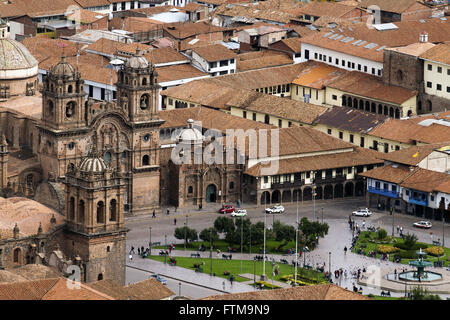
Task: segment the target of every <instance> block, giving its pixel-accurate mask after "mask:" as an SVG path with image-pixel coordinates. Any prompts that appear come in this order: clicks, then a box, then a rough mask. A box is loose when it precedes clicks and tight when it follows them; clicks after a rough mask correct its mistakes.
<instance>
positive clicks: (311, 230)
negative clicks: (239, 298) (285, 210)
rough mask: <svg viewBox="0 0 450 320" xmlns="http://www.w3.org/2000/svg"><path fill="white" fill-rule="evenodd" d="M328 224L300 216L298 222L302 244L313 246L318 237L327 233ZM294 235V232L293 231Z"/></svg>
mask: <svg viewBox="0 0 450 320" xmlns="http://www.w3.org/2000/svg"><path fill="white" fill-rule="evenodd" d="M328 228H329V226H328V224H327V223H320V222H319V221H309V220H308V218H306V217H305V218H302V219H301V220H300V223H299V224H298V229H299V230H300V232H301V234H302V237H303V241H304V245H306V246H308V247H313V246H314V244H316V243H317V242H318V239H319V238H323V237H325V236H326V235H327V234H328ZM294 235H295V233H294Z"/></svg>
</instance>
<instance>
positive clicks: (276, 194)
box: [272, 190, 281, 203]
mask: <svg viewBox="0 0 450 320" xmlns="http://www.w3.org/2000/svg"><path fill="white" fill-rule="evenodd" d="M280 200H281V192H280V190H275V191H274V192H272V203H280Z"/></svg>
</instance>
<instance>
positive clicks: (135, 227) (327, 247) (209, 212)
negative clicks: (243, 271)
mask: <svg viewBox="0 0 450 320" xmlns="http://www.w3.org/2000/svg"><path fill="white" fill-rule="evenodd" d="M364 204H365V201H364V200H363V199H361V198H359V199H358V198H355V199H345V200H334V201H332V202H331V201H316V205H315V207H316V217H317V218H319V219H320V220H322V208H323V220H324V222H327V223H328V224H329V225H330V230H329V234H328V235H327V236H326V237H325V238H323V239H321V240H320V243H319V246H318V247H317V248H316V250H314V251H313V252H311V253H307V254H306V262H307V263H308V264H312V265H314V266H315V265H316V264H321V265H323V264H324V263H325V265H326V268H325V270H327V271H328V269H329V268H330V265H329V263H330V261H331V272H333V271H334V270H335V269H338V268H341V267H342V268H344V269H347V270H348V271H349V272H350V271H356V270H357V269H358V268H361V269H362V268H363V267H366V268H368V267H370V266H377V267H381V268H382V269H383V270H387V269H389V270H391V271H393V270H394V269H395V268H399V265H398V264H394V263H392V262H382V261H380V260H375V259H371V258H368V257H365V256H360V255H357V254H353V253H351V252H347V254H346V255H344V250H343V249H344V247H345V246H347V247H349V246H350V242H351V237H352V233H351V231H350V229H349V228H348V224H347V219H348V216H349V214H350V213H351V212H352V211H353V210H355V209H356V208H358V207H362V206H364ZM242 207H243V208H246V209H247V211H248V218H250V220H251V221H252V223H255V222H257V221H264V214H263V209H264V208H255V207H247V206H245V205H243V206H242ZM285 208H286V212H285V213H284V214H278V215H268V216H267V218H266V219H267V220H266V223H267V224H268V225H271V224H272V221H273V220H274V219H279V220H280V221H282V222H283V223H287V224H292V225H294V223H295V220H296V211H297V206H296V204H295V203H294V204H288V205H285ZM313 208H314V205H313V203H312V202H305V203H303V204H301V203H300V204H299V219H301V218H302V217H308V218H309V219H312V218H313ZM169 209H170V215H169V216H167V215H166V214H157V217H156V218H152V217H151V215H149V216H137V217H130V218H127V219H126V225H127V227H128V228H130V232H129V234H128V241H127V247H128V250H130V248H131V246H134V247H135V248H137V247H138V246H139V247H140V246H145V247H147V246H148V242H149V237H150V232H149V227H150V226H151V227H152V242H161V244H165V243H172V242H177V241H178V242H179V240H176V239H175V237H174V236H173V233H174V230H175V228H176V227H180V226H183V224H184V223H185V222H186V215H187V216H188V217H187V223H188V226H189V227H190V228H194V229H196V230H197V231H198V232H200V231H201V230H203V229H205V228H208V227H210V226H211V225H212V224H213V222H214V220H215V219H216V218H217V217H218V216H220V214H219V213H217V209H218V206H214V207H212V206H208V207H204V208H203V210H202V211H198V210H197V209H184V210H177V212H176V213H175V212H174V208H169ZM163 212H165V208H163ZM174 218H176V219H177V225H176V226H175V225H174V221H173V220H174ZM355 219H356V221H357V223H358V224H359V225H361V222H362V221H363V220H365V221H366V226H370V225H373V226H380V227H382V228H385V229H386V230H387V231H388V233H389V234H390V233H391V230H392V216H390V215H389V214H388V213H381V212H376V213H374V215H373V216H372V217H369V218H364V219H363V218H361V217H356V218H355ZM417 220H418V219H417V218H415V217H411V216H407V215H403V214H394V226H397V225H400V226H402V227H403V229H404V233H406V232H413V233H415V234H416V235H417V236H418V237H419V241H423V242H428V243H430V242H431V238H430V231H431V232H433V234H434V236H435V239H436V238H442V230H443V229H442V224H441V223H439V222H435V221H434V222H433V224H434V225H433V227H432V229H431V230H420V229H416V228H414V227H413V226H412V223H413V222H415V221H417ZM445 239H446V242H447V243H450V227H449V225H448V224H447V225H446V226H445ZM329 252H331V257H330V255H329ZM174 254H175V255H185V254H186V255H190V252H186V253H185V252H184V251H175V252H174ZM203 255H206V256H209V253H203V254H202V256H203ZM269 257H271V256H270V255H269ZM240 258H243V259H253V255H248V254H244V255H243V256H242V257H241V255H240V254H233V259H240ZM274 258H275V260H276V261H278V260H279V259H280V256H274ZM330 258H331V259H330ZM293 259H294V257H293V256H292V257H289V258H288V259H287V260H288V261H291V260H293ZM127 261H128V259H127ZM302 261H303V259H302ZM127 263H128V265H129V266H133V267H137V268H139V269H142V270H148V271H152V272H157V273H160V274H162V275H166V276H167V277H172V278H174V279H182V280H186V281H187V282H189V283H190V282H192V284H189V285H190V286H192V288H191V289H192V290H188V291H189V293H191V295H189V294H187V293H182V294H185V295H189V296H191V297H193V298H199V297H201V296H203V294H205V296H207V295H211V293H210V292H215V293H212V294H217V293H220V292H221V291H226V292H239V291H241V290H242V291H249V290H253V288H251V287H249V286H247V285H245V284H238V283H236V282H235V283H234V284H233V286H234V288H233V289H230V288H226V290H223V279H221V278H217V277H210V276H209V275H204V274H199V273H195V272H194V271H190V270H186V269H182V270H179V269H180V268H179V267H169V266H168V265H164V263H159V262H155V261H151V260H149V259H141V258H139V257H137V256H136V257H135V258H134V259H133V261H132V262H129V261H128V262H127ZM400 267H403V266H400ZM131 269H132V268H127V283H128V282H134V281H137V280H142V279H145V278H146V277H148V276H147V275H146V274H145V273H143V272H142V271H139V272H138V271H137V269H132V270H131ZM174 271H175V272H174ZM354 282H355V279H352V278H351V277H350V276H348V278H347V279H345V278H344V279H342V280H341V282H340V285H341V286H342V287H346V288H348V289H351V288H352V286H353V283H354ZM177 283H178V280H177V281H176V283H174V284H173V285H174V286H175V287H176V288H175V290H174V289H172V288H171V289H172V290H173V291H174V292H176V293H177V294H178V285H177ZM228 284H229V282H228V281H226V285H228ZM168 285H169V287H170V286H171V284H170V283H169V284H168ZM195 285H200V287H198V288H197V289H198V290H203V291H202V292H197V289H195V290H194V288H195ZM186 286H188V284H186ZM358 286H359V285H358ZM182 288H183V285H182ZM186 288H187V289H188V287H186ZM206 288H211V290H210V291H205V290H207V289H206ZM364 293H365V294H366V293H367V294H368V293H374V294H379V290H376V289H371V288H367V287H364ZM391 294H392V295H393V296H400V295H402V294H401V293H397V294H396V293H392V292H391Z"/></svg>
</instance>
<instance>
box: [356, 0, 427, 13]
mask: <svg viewBox="0 0 450 320" xmlns="http://www.w3.org/2000/svg"><path fill="white" fill-rule="evenodd" d="M416 3H420V2H419V1H417V0H395V1H390V0H361V3H360V4H359V6H360V7H361V8H365V9H367V8H368V7H369V6H372V5H375V6H378V7H379V8H380V9H381V11H388V12H394V13H403V12H405V11H406V10H408V9H409V8H410V7H411V6H413V5H414V4H416ZM423 7H424V9H425V8H428V7H425V6H423Z"/></svg>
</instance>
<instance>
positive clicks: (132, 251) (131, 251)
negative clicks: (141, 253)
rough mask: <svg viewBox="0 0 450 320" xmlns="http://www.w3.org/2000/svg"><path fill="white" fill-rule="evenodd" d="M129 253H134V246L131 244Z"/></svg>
mask: <svg viewBox="0 0 450 320" xmlns="http://www.w3.org/2000/svg"><path fill="white" fill-rule="evenodd" d="M130 254H135V253H134V247H133V246H132V247H131V250H130Z"/></svg>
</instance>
